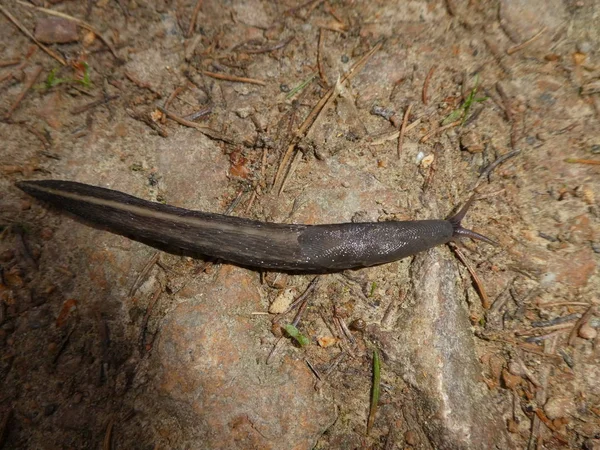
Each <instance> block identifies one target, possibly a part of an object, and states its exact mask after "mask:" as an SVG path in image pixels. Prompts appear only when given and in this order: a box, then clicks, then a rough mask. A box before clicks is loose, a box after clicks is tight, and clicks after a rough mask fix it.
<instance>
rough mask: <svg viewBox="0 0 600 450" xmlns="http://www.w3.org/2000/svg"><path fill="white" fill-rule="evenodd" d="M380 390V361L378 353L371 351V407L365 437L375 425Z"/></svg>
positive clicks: (374, 350)
mask: <svg viewBox="0 0 600 450" xmlns="http://www.w3.org/2000/svg"><path fill="white" fill-rule="evenodd" d="M380 390H381V359H380V358H379V351H377V349H376V348H374V349H373V385H372V387H371V407H370V408H369V418H368V419H367V436H368V435H369V433H370V432H371V428H373V424H374V423H375V414H376V413H377V406H378V405H379V395H380Z"/></svg>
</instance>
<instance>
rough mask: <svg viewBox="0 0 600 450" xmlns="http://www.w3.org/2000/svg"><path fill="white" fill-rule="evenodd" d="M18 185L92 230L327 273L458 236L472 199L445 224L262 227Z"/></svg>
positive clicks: (103, 193)
mask: <svg viewBox="0 0 600 450" xmlns="http://www.w3.org/2000/svg"><path fill="white" fill-rule="evenodd" d="M17 186H18V187H19V188H20V189H22V190H23V191H25V192H26V193H28V194H29V195H31V196H33V197H36V198H38V199H40V200H44V201H46V202H48V203H50V204H51V205H53V206H56V207H57V208H59V209H63V210H66V211H68V212H70V213H72V214H74V215H76V216H78V217H80V218H82V219H84V220H87V221H89V222H91V223H92V224H94V225H97V226H101V227H102V228H104V229H106V230H108V231H112V232H114V233H118V234H121V235H125V236H127V237H130V238H132V239H135V240H138V241H141V242H144V243H147V244H149V245H154V246H157V247H159V248H169V249H178V250H181V251H184V252H188V253H192V254H196V255H204V256H211V257H216V258H220V259H222V260H224V261H228V262H232V263H235V264H238V265H241V266H248V267H257V268H264V269H277V270H287V271H296V272H313V273H325V272H332V271H339V270H344V269H352V268H358V267H368V266H374V265H376V264H383V263H388V262H392V261H396V260H398V259H401V258H405V257H407V256H410V255H414V254H415V253H418V252H422V251H424V250H427V249H429V248H431V247H434V246H436V245H441V244H445V243H447V242H449V241H451V240H453V239H456V238H458V237H461V236H465V237H470V238H473V239H479V240H482V241H485V242H487V243H490V244H493V241H491V240H490V239H488V238H486V237H485V236H482V235H480V234H478V233H475V232H474V231H471V230H467V229H465V228H462V227H461V225H460V222H461V220H462V219H463V217H464V216H465V214H466V212H467V210H468V209H469V207H470V205H471V202H472V200H473V198H471V200H469V201H468V202H467V204H466V205H465V206H463V208H462V209H461V210H460V211H459V212H458V214H456V215H455V216H453V217H451V218H450V219H448V220H416V221H401V222H400V221H389V222H368V223H340V224H330V225H295V224H278V223H266V222H259V221H255V220H249V219H242V218H239V217H232V216H224V215H221V214H212V213H205V212H200V211H190V210H187V209H183V208H176V207H174V206H168V205H163V204H160V203H153V202H149V201H146V200H142V199H139V198H137V197H133V196H131V195H128V194H124V193H122V192H118V191H113V190H111V189H105V188H101V187H96V186H90V185H88V184H82V183H76V182H72V181H58V180H42V181H22V182H19V183H17Z"/></svg>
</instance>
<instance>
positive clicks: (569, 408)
mask: <svg viewBox="0 0 600 450" xmlns="http://www.w3.org/2000/svg"><path fill="white" fill-rule="evenodd" d="M575 410H576V407H575V402H574V401H573V399H572V398H565V397H550V398H549V399H548V401H547V402H546V404H545V405H544V412H545V413H546V416H548V418H549V419H550V420H554V419H558V418H559V417H567V416H569V415H571V414H573V413H574V412H575Z"/></svg>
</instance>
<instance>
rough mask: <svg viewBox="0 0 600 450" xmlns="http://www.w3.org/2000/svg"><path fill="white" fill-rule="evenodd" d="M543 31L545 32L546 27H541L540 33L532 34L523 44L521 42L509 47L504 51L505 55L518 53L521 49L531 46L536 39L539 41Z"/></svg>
mask: <svg viewBox="0 0 600 450" xmlns="http://www.w3.org/2000/svg"><path fill="white" fill-rule="evenodd" d="M545 31H546V27H545V26H544V27H542V29H541V30H540V31H538V32H537V33H536V34H534V35H533V36H532V37H531V38H529V39H527V40H526V41H525V42H521V43H520V44H517V45H513V46H512V47H509V48H508V49H507V50H506V54H507V55H512V54H513V53H516V52H518V51H519V50H521V49H522V48H524V47H527V46H528V45H529V44H531V43H532V42H534V41H536V40H537V39H539V37H540V36H541V35H542V34H544V32H545Z"/></svg>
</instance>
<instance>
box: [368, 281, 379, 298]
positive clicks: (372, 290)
mask: <svg viewBox="0 0 600 450" xmlns="http://www.w3.org/2000/svg"><path fill="white" fill-rule="evenodd" d="M375 289H377V283H376V282H375V281H373V282H372V283H371V289H370V290H369V297H373V294H375Z"/></svg>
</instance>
